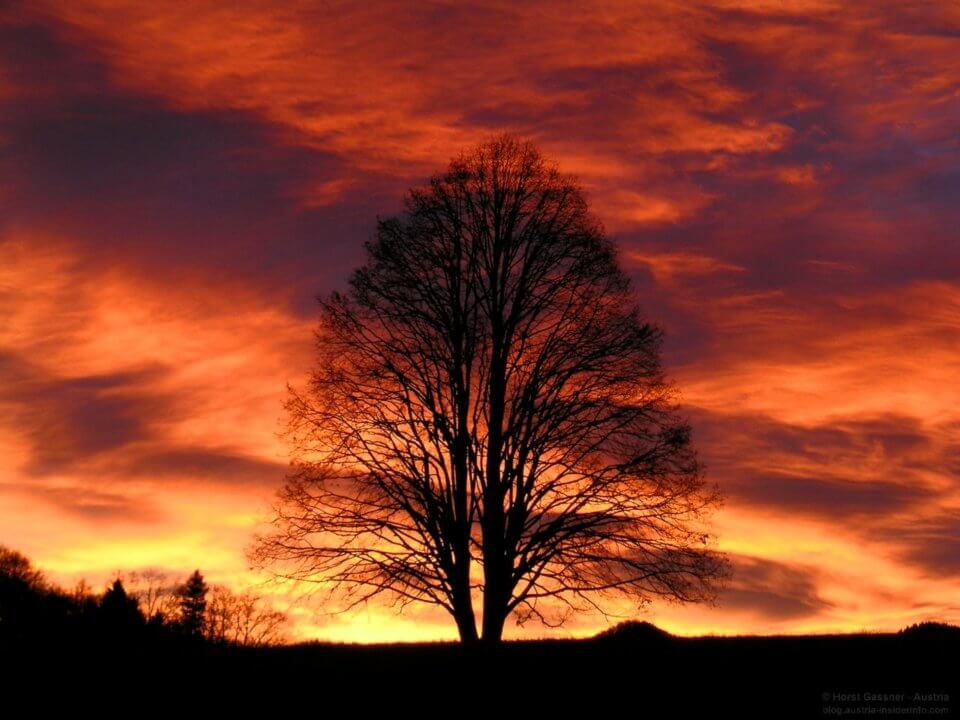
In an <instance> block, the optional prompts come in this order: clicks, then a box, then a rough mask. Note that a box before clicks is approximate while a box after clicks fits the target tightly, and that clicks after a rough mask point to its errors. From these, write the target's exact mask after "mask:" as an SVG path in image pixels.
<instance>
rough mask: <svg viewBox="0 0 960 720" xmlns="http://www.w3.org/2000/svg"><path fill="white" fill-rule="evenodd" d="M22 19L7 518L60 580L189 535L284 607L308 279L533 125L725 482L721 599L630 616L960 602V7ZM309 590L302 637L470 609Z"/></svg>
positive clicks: (106, 11) (17, 65)
mask: <svg viewBox="0 0 960 720" xmlns="http://www.w3.org/2000/svg"><path fill="white" fill-rule="evenodd" d="M224 28H229V32H225V31H224ZM505 28H509V29H510V31H509V32H506V31H505ZM0 33H2V35H3V42H2V43H0V97H2V98H3V100H4V110H3V113H2V114H0V142H2V143H3V146H4V153H3V159H2V160H0V202H2V203H3V207H4V209H3V214H2V219H0V316H3V317H4V318H5V320H6V322H4V323H3V325H2V327H0V410H2V412H0V453H2V454H3V456H4V458H5V459H6V464H5V468H4V470H3V471H2V475H0V523H2V524H3V527H4V532H3V535H2V537H0V545H5V546H7V547H10V548H12V549H15V550H18V551H21V552H23V553H25V554H26V555H28V556H29V557H30V558H31V559H32V560H33V561H34V563H35V564H36V565H37V567H39V568H40V569H41V570H43V571H44V572H45V573H46V574H47V575H48V576H49V577H50V578H51V579H52V580H53V581H55V582H58V583H60V584H63V585H64V586H70V585H72V584H74V583H75V582H77V581H79V580H80V579H86V580H87V581H88V582H90V583H91V584H92V585H93V586H94V588H97V589H99V588H100V587H101V586H103V585H105V584H106V583H107V582H109V581H110V580H112V579H113V576H114V575H115V573H116V572H117V571H125V572H130V571H136V570H143V569H148V568H157V569H161V570H164V571H165V572H168V573H171V574H174V575H177V576H182V577H185V576H186V575H187V574H188V573H190V572H192V571H193V570H194V569H197V568H199V569H200V570H201V572H202V573H203V574H204V576H205V577H207V578H208V579H209V580H210V581H211V582H213V583H223V584H226V585H228V586H230V587H232V588H234V589H241V588H244V587H247V586H251V585H255V586H256V587H257V588H259V589H261V590H262V591H263V592H264V593H266V594H268V595H269V596H270V597H272V598H273V599H274V601H276V602H277V603H278V607H286V604H287V602H288V598H287V596H286V595H284V594H283V593H282V592H281V591H280V589H269V588H266V587H263V586H260V585H258V583H260V582H262V580H263V579H264V576H263V575H262V574H257V573H254V572H252V571H250V570H249V569H248V568H247V561H246V558H245V556H244V551H245V549H246V548H247V547H248V546H249V544H250V542H251V540H252V538H253V535H254V533H255V532H256V531H257V530H258V529H260V528H262V526H263V521H264V520H265V519H266V518H267V517H268V516H269V511H270V503H271V502H272V501H273V494H274V492H275V491H276V490H277V489H279V488H280V486H281V484H282V482H283V478H284V474H285V472H286V467H287V461H288V448H287V447H286V445H285V444H284V443H283V442H282V441H281V439H280V438H278V437H277V432H278V431H279V430H280V428H281V423H282V417H283V413H282V402H283V400H284V398H285V396H286V384H287V383H288V382H289V383H292V384H293V385H294V386H297V385H301V384H302V383H303V382H304V380H305V378H306V375H307V373H308V372H309V371H310V369H311V367H312V363H313V353H312V340H313V337H312V333H313V331H314V329H315V326H316V322H317V317H318V316H317V307H316V303H315V296H317V295H318V294H320V295H322V294H326V293H329V292H331V291H333V290H337V289H343V288H344V287H345V286H346V282H347V279H348V277H349V274H350V272H351V271H352V270H353V269H354V268H355V267H357V266H358V265H359V264H360V263H361V262H362V260H363V241H364V240H366V239H368V238H369V237H370V236H371V235H372V233H373V230H374V226H375V222H376V219H377V218H378V217H388V216H392V215H394V214H396V213H398V212H399V211H400V209H401V201H402V198H403V196H404V193H405V192H406V191H407V189H408V188H410V187H412V186H417V185H419V184H420V183H422V182H423V181H424V180H425V179H427V178H428V177H429V176H430V175H431V174H434V173H437V172H440V171H442V170H443V169H444V168H445V167H446V165H447V163H448V162H449V160H450V158H452V157H454V156H456V155H457V154H458V153H459V152H461V151H462V150H465V149H467V148H469V147H471V146H473V145H474V144H475V143H476V142H477V141H479V140H482V139H484V138H486V137H490V136H492V135H494V134H496V133H499V132H501V131H510V132H513V133H516V134H517V135H518V136H520V137H522V138H524V139H526V140H530V141H532V142H534V143H535V144H536V145H537V146H538V147H539V148H540V149H541V150H542V151H543V153H544V155H545V156H546V157H547V158H548V159H551V160H554V161H556V162H557V164H558V166H559V168H560V169H561V170H562V171H564V172H567V173H571V174H574V175H576V176H577V177H578V178H579V179H580V182H581V183H582V184H583V186H584V188H585V189H586V192H587V197H588V201H589V202H590V206H591V209H592V212H593V213H594V214H595V215H596V216H597V217H598V218H599V219H600V220H601V221H602V222H603V224H604V225H605V227H606V229H607V232H608V234H609V235H610V237H612V238H613V239H614V240H615V241H616V243H617V246H618V248H619V260H620V264H621V267H622V268H623V269H624V270H625V271H626V272H627V273H628V275H629V276H630V278H631V281H632V283H633V287H634V289H635V290H636V292H637V294H638V296H639V298H640V302H641V305H642V306H643V308H644V311H645V314H646V316H647V318H648V319H650V320H652V321H654V322H655V323H657V324H659V325H660V326H661V327H663V328H664V329H665V332H666V340H665V344H664V348H663V359H664V366H665V369H666V372H667V374H668V375H669V376H670V378H671V379H672V380H673V381H674V382H675V384H676V386H677V388H678V390H679V392H680V395H681V402H682V409H683V413H684V415H685V416H686V417H687V418H689V420H690V422H691V425H692V428H693V445H694V447H695V448H696V449H697V451H698V452H699V454H700V456H701V458H702V459H703V461H704V464H705V467H706V477H707V480H708V481H709V482H716V483H717V484H718V485H719V487H720V489H721V491H723V492H724V493H725V495H726V502H725V504H724V506H723V507H722V508H721V509H720V510H719V511H718V512H717V513H716V514H715V516H714V519H713V522H712V527H713V530H714V531H715V533H716V535H717V538H718V542H717V548H718V549H719V550H721V551H723V552H725V553H727V554H728V555H729V556H730V557H731V560H732V562H733V571H734V575H733V577H732V579H731V582H730V586H729V588H728V589H727V590H726V591H724V592H723V593H722V594H721V596H720V598H719V605H718V606H717V607H709V606H706V605H697V604H693V605H687V606H674V605H671V604H667V603H655V604H654V605H653V607H652V608H651V609H650V611H649V612H648V613H637V612H634V611H633V610H632V609H631V608H630V606H629V604H627V605H623V606H621V609H622V611H623V612H624V613H625V614H626V615H627V616H625V617H624V618H623V619H635V620H643V621H649V622H651V623H653V624H654V625H656V626H657V627H660V628H662V629H665V630H667V631H669V632H671V633H672V634H677V635H681V636H688V637H690V636H701V635H705V634H716V635H718V636H724V637H728V636H731V635H738V634H759V635H773V634H791V635H793V634H810V633H818V634H830V633H835V632H863V631H867V632H874V631H875V632H896V631H898V630H900V629H903V628H905V627H907V626H909V625H911V624H913V623H919V622H923V621H939V622H944V623H951V624H954V625H956V624H960V593H958V589H960V460H958V458H960V444H958V440H957V431H958V429H960V410H958V409H957V408H960V389H958V387H960V386H958V384H957V382H956V380H955V378H956V377H957V376H958V375H960V245H958V243H957V239H956V228H957V227H958V226H960V203H957V202H956V198H957V197H958V196H960V138H958V135H957V129H956V128H957V119H958V118H960V80H958V79H957V78H960V44H958V42H957V39H958V36H960V8H958V7H956V6H953V7H951V6H950V5H949V4H947V3H942V4H937V3H933V4H929V5H924V6H922V7H916V8H902V7H900V6H899V4H898V3H893V2H878V3H871V4H870V6H869V7H865V6H857V7H851V6H850V4H847V3H842V2H829V1H828V0H822V1H821V0H816V1H813V0H811V1H810V2H800V3H797V4H794V5H791V6H790V7H789V8H785V7H783V5H782V4H779V3H770V2H764V1H762V0H758V2H752V3H751V2H741V3H736V2H727V1H726V0H715V1H714V2H709V3H679V4H677V3H666V2H651V3H647V4H645V5H643V6H642V7H641V6H639V5H638V6H631V5H630V4H627V5H626V6H620V5H618V4H616V3H612V4H605V3H596V4H587V5H583V6H579V7H578V8H577V9H576V11H575V12H571V10H570V8H564V7H562V6H559V5H554V4H544V5H543V6H539V5H538V6H525V7H523V8H510V7H508V6H489V5H482V4H473V3H466V4H462V5H459V4H458V5H447V4H442V3H441V4H430V5H424V6H421V7H418V8H415V9H403V8H400V7H398V6H394V5H391V4H389V3H387V4H383V5H380V4H378V3H373V4H371V5H366V6H364V7H363V8H351V7H349V6H343V7H339V6H338V7H336V8H334V7H332V6H331V7H324V8H320V7H308V6H297V7H290V8H283V9H277V8H271V7H270V6H269V4H268V5H266V6H265V5H263V4H261V3H258V2H254V1H253V0H250V1H249V2H248V1H246V0H245V1H243V2H238V3H230V4H226V3H218V2H214V1H212V0H211V1H209V2H208V1H204V2H200V3H197V4H195V5H193V6H192V7H191V8H190V9H189V10H187V9H177V8H166V7H163V8H161V7H148V6H146V5H143V4H142V3H134V2H123V1H118V2H111V1H109V0H77V1H76V2H71V3H59V2H40V3H36V4H32V5H31V6H29V7H27V6H26V4H24V5H18V4H17V3H13V4H11V5H9V6H8V7H6V8H4V9H3V10H0ZM317 610H318V609H314V608H311V607H309V606H307V605H295V606H293V607H291V609H290V614H291V616H292V618H293V620H294V626H295V632H294V638H293V639H294V640H311V639H318V640H322V641H334V642H338V641H344V642H361V643H369V642H377V643H378V642H391V641H422V640H433V639H436V640H449V639H454V638H455V637H456V628H455V627H454V626H453V624H452V623H451V622H450V620H449V617H448V616H447V614H446V613H445V612H444V611H443V610H441V609H439V608H435V607H426V606H425V607H422V608H416V607H412V608H410V609H409V610H408V611H407V612H406V613H405V614H404V615H397V614H396V613H395V611H394V610H392V609H391V608H389V607H384V606H382V605H371V606H370V607H368V608H366V609H365V610H363V611H358V612H355V613H354V614H352V615H350V616H343V615H340V616H337V617H327V616H324V615H323V614H322V613H321V612H318V611H317ZM319 610H322V608H320V609H319ZM610 624H611V625H612V624H614V623H610ZM607 627H608V623H607V622H606V621H605V620H604V618H603V617H602V616H599V615H592V616H578V617H576V618H574V619H573V620H572V621H571V622H570V624H568V625H567V626H566V627H563V628H560V629H558V630H551V629H550V628H547V627H543V626H539V625H537V624H535V623H530V624H528V625H526V626H524V627H522V628H518V627H516V626H514V625H513V624H512V623H511V622H509V621H508V624H507V628H506V638H507V639H521V638H526V637H531V638H532V637H566V636H574V637H587V636H590V635H593V634H595V633H596V632H599V631H602V630H604V629H605V628H607Z"/></svg>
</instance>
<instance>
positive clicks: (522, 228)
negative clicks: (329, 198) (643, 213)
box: [254, 136, 725, 642]
mask: <svg viewBox="0 0 960 720" xmlns="http://www.w3.org/2000/svg"><path fill="white" fill-rule="evenodd" d="M366 250H367V260H366V264H365V265H364V266H363V267H361V268H360V269H358V270H357V271H356V272H355V273H354V274H353V276H352V278H351V280H350V288H349V291H348V292H347V293H345V294H339V293H334V294H333V295H331V296H330V297H328V298H324V299H321V301H320V302H321V323H320V327H319V330H318V332H317V336H316V339H317V365H316V368H315V371H314V373H313V375H312V379H311V382H310V384H309V386H308V388H307V389H306V390H305V391H302V392H297V391H294V390H291V395H290V398H289V400H288V403H287V410H288V414H289V422H290V426H289V437H290V440H291V442H292V446H293V448H294V453H295V455H294V462H293V463H292V472H291V473H290V475H289V477H288V479H287V482H286V484H285V486H284V488H283V489H282V490H281V492H280V494H279V498H278V503H277V516H276V521H275V527H274V530H273V531H272V532H271V533H269V534H267V535H266V536H263V537H261V538H259V541H258V543H257V544H256V546H255V551H254V558H255V560H256V561H257V562H258V563H259V564H261V565H265V566H271V567H274V568H276V572H278V574H281V575H283V576H284V577H289V578H296V579H300V580H312V581H318V582H321V583H325V584H327V585H328V586H330V587H331V588H333V589H334V590H335V591H338V592H343V594H344V595H345V597H346V598H347V599H348V604H347V607H351V606H353V605H354V604H356V603H360V602H364V601H366V600H367V599H369V598H372V597H374V596H378V595H381V594H383V595H385V596H387V597H390V598H392V599H393V601H394V602H396V603H398V604H399V605H400V607H401V608H402V607H403V606H404V605H406V604H407V603H409V602H414V601H422V602H427V603H434V604H436V605H439V606H441V607H443V608H445V609H446V610H447V611H448V612H449V613H450V614H451V615H452V616H453V618H454V620H455V621H456V624H457V627H458V630H459V633H460V637H461V638H462V640H463V641H465V642H470V641H474V640H476V639H477V638H478V632H477V624H476V620H475V610H474V602H475V600H479V598H481V597H482V638H483V639H484V640H489V641H497V640H499V639H500V637H501V634H502V630H503V625H504V622H505V619H506V618H507V617H508V616H509V615H510V614H511V613H515V614H516V617H517V619H518V620H520V621H523V620H525V619H527V618H530V617H533V618H536V619H539V620H541V621H543V622H546V623H550V622H551V621H556V620H559V621H562V620H563V618H564V617H565V616H566V614H567V612H566V611H563V612H561V613H560V615H559V617H554V614H553V611H552V610H551V608H552V609H553V610H556V609H557V608H566V609H567V610H581V609H591V608H596V609H600V610H603V609H604V607H605V603H601V600H602V599H603V598H604V596H611V595H612V596H627V597H631V598H633V599H635V600H638V601H640V602H646V601H648V600H649V599H651V598H652V597H654V596H661V597H666V598H670V599H674V600H680V601H699V600H707V599H710V598H711V597H712V596H713V594H714V592H715V588H716V582H717V581H718V580H719V579H720V578H721V577H722V576H723V575H724V572H725V563H724V560H723V558H722V557H721V556H720V555H719V554H717V553H716V552H714V551H712V550H711V549H710V547H709V542H708V541H709V535H708V532H707V530H706V529H705V525H704V520H705V513H707V512H708V511H709V510H710V509H711V508H712V507H713V506H714V505H715V504H716V503H717V502H718V500H719V498H718V495H717V493H716V489H715V488H711V487H708V486H707V485H706V483H705V482H704V478H703V474H702V471H701V467H700V465H699V463H698V461H697V458H696V456H695V453H694V451H693V450H692V447H691V443H690V429H689V427H688V425H687V424H686V423H685V422H684V421H683V420H682V419H681V418H680V417H678V415H677V413H676V408H675V398H674V390H673V389H672V387H671V386H670V384H669V383H668V382H667V381H666V379H665V377H664V374H663V372H662V369H661V364H660V360H659V348H660V344H661V331H660V330H659V329H658V328H657V327H656V326H654V325H652V324H650V323H648V322H645V321H644V320H643V319H642V318H641V315H640V313H639V310H638V307H637V302H636V299H635V297H634V296H633V295H632V292H631V289H630V285H629V281H628V278H627V276H626V275H625V274H624V273H623V272H622V271H621V270H620V269H619V267H618V265H617V259H616V253H615V248H614V245H613V244H612V242H611V241H610V240H609V239H608V238H607V237H606V235H605V233H604V231H603V229H602V227H601V225H600V223H599V222H598V221H597V220H596V219H595V218H594V217H593V216H592V214H591V213H590V212H589V210H588V207H587V203H586V200H585V197H584V194H583V192H582V190H581V189H580V187H579V186H578V184H577V182H576V181H575V179H573V178H571V177H569V176H566V175H563V174H561V173H560V172H559V171H558V170H557V169H556V168H555V167H553V166H551V165H549V164H548V163H547V162H545V160H544V159H543V157H542V156H541V154H540V153H539V152H538V150H537V149H536V148H535V147H533V146H532V145H530V144H527V143H523V142H520V141H518V140H517V139H515V138H513V137H510V136H502V137H499V138H496V139H494V140H492V141H489V142H487V143H484V144H482V145H481V146H479V147H477V148H476V149H474V150H473V151H472V152H470V153H468V154H464V155H461V156H460V157H459V158H458V159H456V160H454V161H453V162H452V163H451V164H450V166H449V168H448V169H447V171H446V172H445V173H443V174H441V175H439V176H436V177H434V178H433V179H431V180H430V181H429V183H428V184H426V185H425V186H423V187H419V188H416V189H413V190H411V191H410V193H409V195H408V196H407V198H406V203H405V209H404V212H403V213H402V214H401V215H399V216H398V217H394V218H389V219H384V220H379V221H378V224H377V232H376V236H375V238H374V239H373V240H371V241H370V242H368V243H367V246H366ZM475 575H481V576H482V577H481V578H480V579H475ZM547 610H551V612H549V613H548V612H547Z"/></svg>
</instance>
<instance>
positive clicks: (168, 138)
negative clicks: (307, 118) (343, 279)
mask: <svg viewBox="0 0 960 720" xmlns="http://www.w3.org/2000/svg"><path fill="white" fill-rule="evenodd" d="M2 35H3V37H4V38H5V40H6V41H7V44H6V45H5V50H4V52H3V54H2V55H0V67H3V69H4V72H8V73H9V74H10V76H11V77H12V78H13V79H14V80H15V82H16V83H17V84H18V85H21V86H22V87H23V88H26V89H29V92H28V91H27V90H23V94H22V96H21V97H20V98H18V100H17V102H16V103H14V104H13V105H12V106H11V107H8V109H7V110H6V111H5V112H4V113H3V114H2V115H0V133H2V134H3V137H4V142H5V145H6V148H5V153H4V157H3V163H2V165H0V173H2V175H0V183H3V184H4V186H5V188H7V189H8V190H7V191H8V192H9V193H10V194H11V196H10V197H8V198H7V199H8V201H9V206H8V209H7V211H6V213H5V217H4V218H3V221H4V223H5V224H7V225H8V226H9V227H29V228H31V229H32V231H34V232H36V231H40V232H43V233H46V234H50V235H55V236H67V237H69V238H70V239H71V242H72V243H73V244H74V246H75V247H76V248H77V249H80V250H82V252H81V254H80V258H81V260H83V261H85V262H86V263H87V264H88V265H90V264H91V263H93V264H95V265H100V266H103V265H105V264H107V265H115V264H117V263H127V264H133V265H135V266H139V267H149V268H150V271H151V273H158V272H166V273H169V274H170V275H171V276H175V275H177V274H183V273H188V274H198V275H199V276H202V277H203V278H204V279H205V280H206V281H208V282H214V281H216V282H225V283H226V282H230V281H231V280H235V279H236V278H237V277H243V278H244V279H245V280H246V281H247V282H253V283H254V285H256V286H258V287H265V288H269V289H272V290H274V291H275V292H276V291H278V290H279V291H285V292H289V291H293V292H294V294H295V295H296V297H297V298H299V297H301V296H303V295H306V296H307V297H309V296H310V295H311V294H312V293H314V292H316V291H317V290H319V289H324V290H326V289H328V288H320V287H318V285H321V284H322V281H320V280H319V279H318V278H322V277H324V276H325V275H326V273H328V272H329V271H330V270H331V269H335V268H338V267H339V269H340V270H341V271H342V272H343V273H345V272H346V270H348V269H349V267H350V265H351V263H352V262H353V261H354V258H356V257H357V256H358V248H359V247H360V243H361V241H362V240H363V239H364V237H365V236H366V235H368V234H369V231H370V229H371V228H372V226H373V223H374V220H375V216H376V212H377V210H376V209H374V207H373V206H371V202H377V201H379V202H378V208H379V209H381V210H382V209H383V208H384V207H389V205H390V204H391V201H390V200H388V199H386V198H384V196H383V194H384V190H383V187H382V184H381V185H380V186H377V185H376V183H375V182H374V180H372V179H370V178H367V180H366V181H364V179H363V173H361V172H359V171H357V170H356V169H355V168H353V169H351V168H349V167H348V166H347V165H345V164H344V163H343V161H341V160H340V159H339V158H338V157H337V156H336V155H335V154H332V153H329V152H324V151H321V150H317V149H315V148H311V147H308V146H306V145H303V144H297V143H295V142H293V141H291V140H290V139H289V137H288V136H289V134H287V135H288V136H286V137H285V136H284V134H283V132H282V131H281V130H280V129H278V128H276V127H275V126H273V125H271V124H269V123H266V122H264V121H263V120H261V119H260V118H259V117H258V116H256V115H255V114H253V113H250V112H245V111H240V110H222V111H220V110H218V111H183V110H180V109H178V108H176V107H173V106H171V105H170V103H169V102H167V101H166V100H164V99H162V98H159V97H154V96H149V95H143V94H138V93H135V92H130V91H127V90H124V89H122V88H119V87H117V86H115V85H114V84H112V83H111V80H110V77H109V74H110V73H109V69H108V67H107V65H106V64H105V61H104V60H103V59H102V58H101V57H100V55H99V54H98V53H97V52H96V51H94V50H91V49H89V48H84V47H80V46H78V45H76V44H74V43H73V42H72V41H70V40H67V39H65V37H63V33H60V32H58V28H57V25H56V23H51V25H50V26H38V25H35V24H34V25H20V26H17V25H9V24H8V25H6V26H4V27H3V28H2ZM38 88H43V89H44V91H43V92H39V91H38ZM348 176H349V179H350V180H351V182H353V183H358V184H359V185H360V186H361V187H363V188H364V192H363V193H362V194H361V195H359V196H352V197H343V198H335V200H337V201H336V202H334V201H332V200H329V199H328V200H327V201H326V204H325V205H324V204H322V203H321V204H318V203H317V202H316V201H314V200H313V198H312V194H313V193H322V192H323V191H322V188H323V187H324V186H325V185H326V184H331V183H332V184H335V183H337V182H338V181H342V180H344V178H346V177H348ZM394 202H395V201H394ZM171 280H172V277H171Z"/></svg>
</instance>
